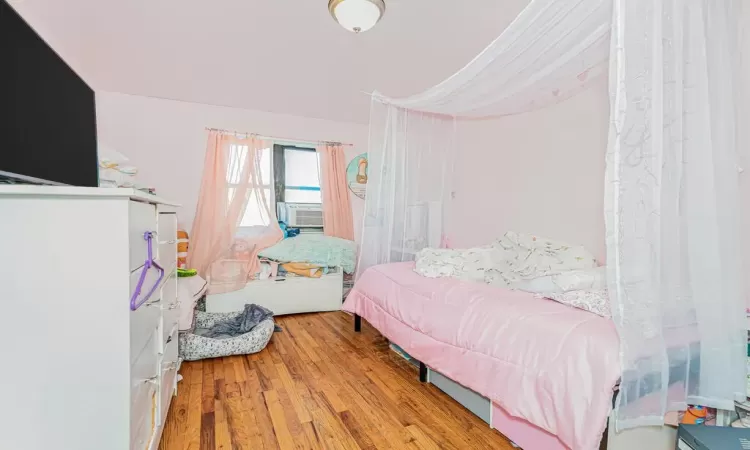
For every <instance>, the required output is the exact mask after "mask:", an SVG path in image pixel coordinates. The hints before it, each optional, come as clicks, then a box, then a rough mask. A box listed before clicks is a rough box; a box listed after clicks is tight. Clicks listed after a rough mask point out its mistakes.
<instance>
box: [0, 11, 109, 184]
mask: <svg viewBox="0 0 750 450" xmlns="http://www.w3.org/2000/svg"><path fill="white" fill-rule="evenodd" d="M98 171H99V169H98V160H97V151H96V107H95V103H94V91H92V90H91V88H89V86H88V85H87V84H86V83H85V82H84V81H83V80H82V79H81V78H80V77H79V76H78V75H77V74H76V73H75V72H74V71H73V70H72V69H71V68H70V67H68V65H67V64H66V63H65V62H64V61H63V60H62V58H60V57H59V56H58V55H57V54H56V53H55V52H54V51H53V50H52V49H51V48H50V47H49V46H48V45H47V44H46V43H45V42H44V41H43V40H42V39H41V38H40V37H39V36H38V35H37V34H36V32H35V31H34V30H33V29H32V28H31V27H30V26H29V25H27V24H26V22H25V21H24V20H23V19H22V18H21V17H20V16H19V15H18V14H17V13H16V12H15V10H13V8H11V7H10V5H8V3H6V1H5V0H0V175H4V176H6V177H7V176H10V177H11V178H19V179H21V180H25V181H36V182H39V181H44V182H51V183H54V184H67V185H74V186H98V184H99V180H98V178H99V175H98Z"/></svg>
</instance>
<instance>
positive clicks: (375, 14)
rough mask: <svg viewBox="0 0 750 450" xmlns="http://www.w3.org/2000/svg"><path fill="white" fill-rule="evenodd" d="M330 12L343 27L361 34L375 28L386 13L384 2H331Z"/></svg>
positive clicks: (380, 0)
mask: <svg viewBox="0 0 750 450" xmlns="http://www.w3.org/2000/svg"><path fill="white" fill-rule="evenodd" d="M328 11H330V12H331V15H332V16H333V18H334V19H335V20H336V22H338V23H339V25H341V26H342V27H344V28H346V29H347V30H349V31H353V32H355V33H361V32H363V31H367V30H369V29H370V28H372V27H374V26H375V24H376V23H378V21H380V18H381V17H383V13H385V2H384V1H383V0H329V2H328Z"/></svg>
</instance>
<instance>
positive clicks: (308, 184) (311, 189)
mask: <svg viewBox="0 0 750 450" xmlns="http://www.w3.org/2000/svg"><path fill="white" fill-rule="evenodd" d="M274 177H275V180H274V185H275V187H276V202H289V203H321V202H322V198H321V194H320V158H318V152H317V151H315V149H314V148H304V147H293V146H288V145H274Z"/></svg>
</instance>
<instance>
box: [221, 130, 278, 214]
mask: <svg viewBox="0 0 750 450" xmlns="http://www.w3.org/2000/svg"><path fill="white" fill-rule="evenodd" d="M247 155H248V148H247V146H246V145H232V146H230V148H229V163H228V164H227V182H228V184H229V201H230V202H231V201H232V199H233V197H234V195H235V192H236V189H235V188H236V186H237V185H238V184H239V183H240V181H241V178H242V169H243V168H244V167H245V163H246V161H247ZM259 156H260V157H259V161H258V168H259V170H260V178H261V186H262V188H263V194H264V197H265V201H266V204H267V205H268V207H269V208H275V205H274V204H273V203H272V195H271V189H272V184H271V149H270V148H264V149H262V150H261V151H260V155H259ZM260 201H261V199H259V198H258V197H257V195H256V193H255V191H252V192H251V193H250V198H249V199H248V202H247V208H246V209H245V214H244V215H243V217H242V220H241V221H240V227H252V226H256V225H268V222H269V217H268V214H267V213H266V211H265V210H264V208H261V207H259V205H261V203H260Z"/></svg>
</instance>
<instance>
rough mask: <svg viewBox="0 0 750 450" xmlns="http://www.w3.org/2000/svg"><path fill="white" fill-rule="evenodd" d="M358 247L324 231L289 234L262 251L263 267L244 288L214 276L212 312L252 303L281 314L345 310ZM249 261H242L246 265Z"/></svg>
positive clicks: (209, 298) (210, 296)
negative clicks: (348, 279) (223, 285)
mask: <svg viewBox="0 0 750 450" xmlns="http://www.w3.org/2000/svg"><path fill="white" fill-rule="evenodd" d="M356 251H357V246H356V244H355V243H354V242H353V241H349V240H346V239H339V238H336V237H331V236H324V235H322V234H302V235H299V236H296V237H291V238H287V239H284V240H282V241H280V242H278V243H277V244H275V245H273V246H271V247H268V248H266V249H264V250H263V251H261V252H260V253H259V254H258V256H259V260H260V261H259V262H260V267H261V270H260V272H258V273H257V274H256V276H255V277H254V278H255V279H253V280H250V281H248V282H247V283H246V284H244V285H242V287H241V289H236V288H234V289H222V288H221V286H220V281H217V280H216V279H210V280H209V281H210V282H211V285H210V287H209V294H208V296H207V298H206V311H207V312H210V313H229V312H237V311H241V310H242V308H243V307H244V306H245V304H247V303H255V304H257V305H260V306H263V307H265V308H268V309H270V310H271V311H273V312H274V315H277V316H278V315H284V314H298V313H307V312H318V311H336V310H340V309H341V302H342V299H343V290H344V278H345V274H351V273H353V272H354V268H355V264H356V262H355V259H356ZM219 263H223V264H231V261H229V262H228V261H227V260H222V261H219ZM245 266H246V261H244V260H240V268H241V269H243V268H244V267H245ZM230 280H231V281H232V284H233V285H236V283H234V278H232V277H230Z"/></svg>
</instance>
